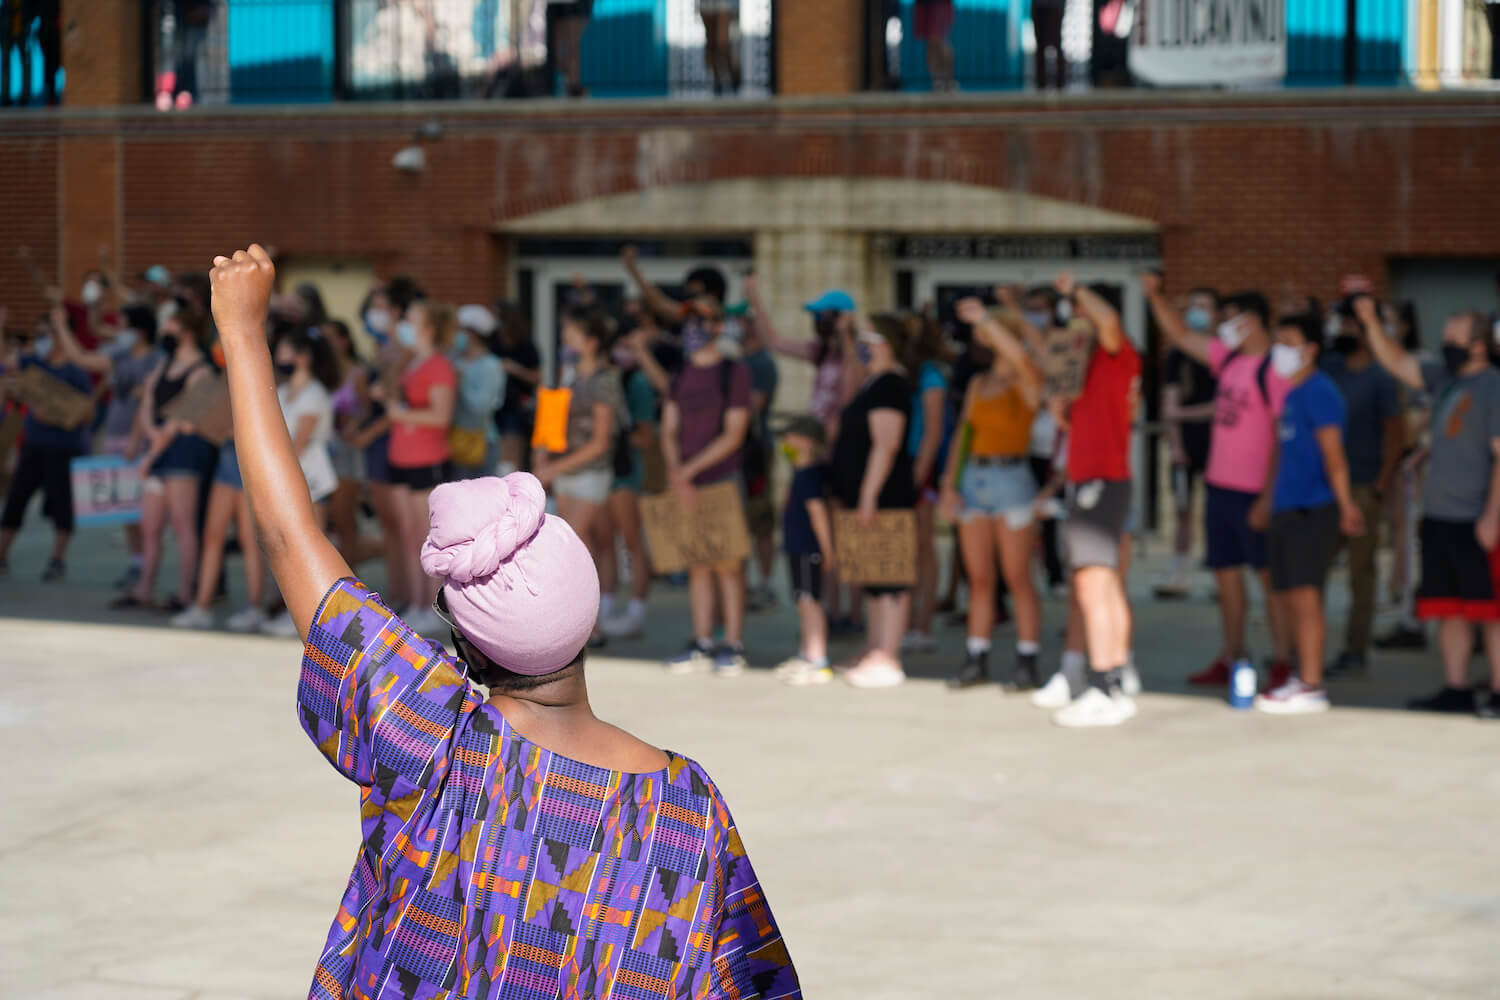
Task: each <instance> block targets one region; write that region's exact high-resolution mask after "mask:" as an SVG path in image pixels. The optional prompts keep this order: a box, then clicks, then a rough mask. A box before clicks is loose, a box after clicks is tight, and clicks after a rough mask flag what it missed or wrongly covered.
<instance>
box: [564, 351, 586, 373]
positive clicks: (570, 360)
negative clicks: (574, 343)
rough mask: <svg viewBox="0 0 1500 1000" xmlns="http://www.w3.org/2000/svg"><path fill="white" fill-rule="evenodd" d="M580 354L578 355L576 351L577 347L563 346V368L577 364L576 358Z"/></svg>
mask: <svg viewBox="0 0 1500 1000" xmlns="http://www.w3.org/2000/svg"><path fill="white" fill-rule="evenodd" d="M581 356H582V355H580V354H579V353H578V348H576V347H564V348H563V350H562V363H563V367H565V368H571V367H573V366H574V365H576V364H578V359H579V358H580V357H581Z"/></svg>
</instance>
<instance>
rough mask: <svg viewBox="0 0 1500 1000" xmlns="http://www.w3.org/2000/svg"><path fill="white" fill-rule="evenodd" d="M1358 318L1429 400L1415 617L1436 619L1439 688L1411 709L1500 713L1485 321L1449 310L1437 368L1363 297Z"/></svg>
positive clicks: (1498, 582)
mask: <svg viewBox="0 0 1500 1000" xmlns="http://www.w3.org/2000/svg"><path fill="white" fill-rule="evenodd" d="M1354 314H1355V316H1356V317H1358V319H1359V321H1360V322H1361V323H1362V324H1363V325H1364V328H1365V336H1366V337H1367V338H1368V339H1369V342H1370V349H1371V350H1372V351H1373V352H1374V354H1375V360H1376V361H1378V362H1379V363H1380V365H1381V367H1383V368H1385V370H1386V371H1388V372H1390V373H1391V374H1392V375H1393V376H1395V377H1396V379H1398V380H1399V381H1400V382H1402V383H1403V384H1405V385H1406V386H1408V387H1409V388H1411V389H1413V390H1416V391H1418V392H1430V393H1432V396H1433V400H1434V402H1433V406H1432V444H1431V454H1430V457H1429V459H1428V470H1427V478H1426V480H1425V482H1424V483H1423V487H1422V522H1421V526H1420V529H1419V531H1420V536H1421V541H1422V582H1421V585H1420V586H1419V587H1418V589H1417V616H1418V617H1419V618H1421V619H1422V620H1423V621H1437V622H1438V648H1439V649H1440V650H1441V651H1442V657H1443V674H1444V686H1443V689H1442V690H1441V691H1439V692H1437V693H1436V694H1434V695H1432V696H1430V697H1426V698H1416V699H1413V700H1412V701H1410V702H1408V703H1407V705H1408V707H1409V708H1411V709H1414V710H1417V711H1427V712H1462V713H1468V712H1477V713H1478V715H1479V716H1480V717H1481V718H1486V719H1500V461H1496V459H1497V456H1500V371H1496V370H1495V367H1494V365H1492V364H1491V348H1490V336H1489V333H1490V331H1489V324H1488V323H1487V322H1486V319H1485V316H1484V315H1483V314H1482V313H1479V312H1466V313H1458V314H1456V315H1453V316H1450V317H1449V318H1448V321H1447V322H1446V323H1444V324H1443V355H1442V357H1443V360H1442V362H1441V364H1439V363H1436V362H1432V361H1426V362H1424V361H1421V360H1420V359H1418V357H1417V356H1416V355H1414V354H1412V353H1410V352H1409V351H1406V350H1403V349H1402V348H1401V347H1400V346H1398V345H1397V344H1396V343H1395V342H1394V341H1393V340H1392V338H1391V337H1389V336H1388V335H1387V334H1386V332H1385V329H1384V328H1383V327H1382V326H1381V323H1380V317H1379V312H1378V310H1377V309H1376V307H1375V302H1374V300H1373V299H1370V298H1369V297H1368V296H1361V297H1360V298H1358V299H1356V300H1355V301H1354ZM1475 625H1479V626H1480V627H1481V628H1482V629H1483V632H1484V648H1485V655H1486V656H1487V657H1488V659H1489V663H1490V688H1489V690H1479V691H1476V690H1475V689H1474V688H1473V687H1471V686H1470V683H1469V658H1470V655H1471V654H1472V653H1473V648H1474V626H1475Z"/></svg>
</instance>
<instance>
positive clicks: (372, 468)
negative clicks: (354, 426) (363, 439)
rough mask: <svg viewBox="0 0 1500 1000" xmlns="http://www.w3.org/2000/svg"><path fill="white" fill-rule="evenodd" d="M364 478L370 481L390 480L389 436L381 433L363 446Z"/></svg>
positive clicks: (386, 482) (383, 481) (385, 481)
mask: <svg viewBox="0 0 1500 1000" xmlns="http://www.w3.org/2000/svg"><path fill="white" fill-rule="evenodd" d="M365 478H366V479H368V480H369V481H370V482H372V483H385V484H388V483H390V482H391V436H390V435H389V434H382V435H380V437H378V438H376V439H375V440H374V441H371V442H370V443H369V444H368V445H366V446H365Z"/></svg>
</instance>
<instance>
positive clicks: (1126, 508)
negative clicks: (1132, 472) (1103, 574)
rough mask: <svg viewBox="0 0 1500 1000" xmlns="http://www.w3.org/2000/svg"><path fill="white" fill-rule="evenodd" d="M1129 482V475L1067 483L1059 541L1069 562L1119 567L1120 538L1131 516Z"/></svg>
mask: <svg viewBox="0 0 1500 1000" xmlns="http://www.w3.org/2000/svg"><path fill="white" fill-rule="evenodd" d="M1131 489H1132V484H1131V482H1130V480H1128V479H1091V480H1089V481H1088V482H1086V483H1069V484H1068V502H1067V519H1066V520H1065V521H1063V524H1062V542H1063V547H1064V549H1065V550H1066V554H1067V559H1068V565H1070V566H1072V567H1073V569H1075V570H1078V569H1084V568H1085V567H1089V566H1104V567H1107V568H1109V569H1119V568H1120V542H1121V540H1122V539H1124V537H1125V522H1126V521H1127V520H1129V518H1130V494H1131Z"/></svg>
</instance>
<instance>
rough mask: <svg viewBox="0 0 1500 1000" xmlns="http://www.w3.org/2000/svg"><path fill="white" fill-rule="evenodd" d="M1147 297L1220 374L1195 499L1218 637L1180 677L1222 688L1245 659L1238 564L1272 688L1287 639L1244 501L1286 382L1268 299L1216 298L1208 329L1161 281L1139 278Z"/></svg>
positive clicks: (1261, 539) (1165, 329)
mask: <svg viewBox="0 0 1500 1000" xmlns="http://www.w3.org/2000/svg"><path fill="white" fill-rule="evenodd" d="M1142 287H1143V288H1144V289H1145V292H1146V298H1147V301H1148V302H1149V303H1150V304H1151V312H1152V315H1153V316H1155V317H1156V322H1157V325H1158V326H1159V327H1160V328H1161V330H1162V333H1163V334H1165V335H1166V337H1167V340H1168V341H1169V342H1170V343H1171V344H1172V346H1173V347H1175V348H1177V349H1179V350H1181V351H1182V352H1183V353H1184V354H1186V355H1187V356H1188V357H1190V358H1192V359H1194V360H1195V361H1197V362H1199V363H1200V364H1204V365H1207V366H1208V368H1209V372H1210V374H1211V375H1213V377H1214V378H1215V379H1217V380H1218V389H1217V392H1216V393H1215V395H1214V424H1213V432H1212V435H1211V436H1210V439H1209V450H1208V468H1207V471H1206V472H1205V474H1204V477H1203V478H1204V481H1205V482H1206V483H1207V484H1208V491H1207V497H1206V498H1205V501H1204V506H1203V529H1204V538H1205V541H1206V543H1207V546H1206V547H1207V553H1206V558H1205V560H1204V561H1205V562H1206V563H1207V565H1208V568H1209V569H1210V570H1211V571H1212V572H1213V574H1214V583H1215V584H1216V585H1217V587H1218V592H1219V618H1220V622H1221V624H1222V634H1223V641H1222V644H1221V645H1220V647H1219V652H1218V655H1217V656H1216V657H1215V658H1214V662H1213V663H1212V664H1211V665H1210V666H1209V667H1208V668H1207V669H1206V670H1202V671H1199V672H1198V673H1195V674H1192V675H1190V676H1189V677H1188V683H1190V684H1201V685H1209V686H1215V687H1227V686H1228V684H1229V676H1230V671H1231V669H1232V667H1233V665H1234V664H1235V662H1237V661H1239V660H1241V659H1244V658H1247V657H1248V656H1249V649H1248V647H1247V645H1246V639H1245V632H1246V627H1245V626H1246V618H1247V616H1248V612H1249V604H1250V602H1249V595H1248V594H1247V592H1246V587H1245V569H1246V568H1248V569H1250V570H1251V571H1252V572H1253V573H1254V574H1255V576H1256V578H1257V579H1259V581H1260V584H1261V588H1262V591H1263V592H1264V594H1265V596H1266V605H1267V617H1268V618H1269V619H1270V624H1271V641H1272V646H1273V648H1274V651H1275V659H1274V660H1272V662H1271V670H1270V683H1269V685H1268V686H1269V687H1270V688H1279V687H1281V686H1282V684H1284V683H1285V682H1286V680H1287V679H1288V678H1289V677H1290V676H1291V671H1292V668H1291V664H1290V662H1289V660H1288V649H1289V648H1290V644H1289V637H1288V635H1287V633H1286V629H1285V628H1284V625H1283V622H1282V615H1281V610H1280V603H1279V602H1276V601H1272V600H1271V578H1270V573H1269V572H1268V571H1267V568H1266V567H1267V563H1266V536H1265V533H1264V532H1262V531H1257V530H1256V529H1254V528H1252V527H1251V526H1250V519H1249V516H1250V508H1251V507H1253V506H1254V505H1255V501H1256V498H1257V497H1259V496H1260V493H1261V491H1262V490H1263V489H1264V488H1265V485H1266V477H1267V476H1268V475H1269V469H1270V462H1271V450H1272V444H1273V440H1274V438H1275V433H1274V421H1273V419H1272V415H1271V414H1272V408H1273V407H1274V406H1276V405H1277V404H1279V403H1280V400H1281V397H1282V396H1283V395H1285V394H1286V390H1287V382H1286V379H1284V378H1282V377H1281V376H1280V375H1278V374H1276V372H1275V371H1274V370H1272V368H1271V359H1270V349H1271V340H1270V335H1269V334H1268V333H1267V326H1268V324H1269V322H1270V306H1269V305H1268V304H1267V302H1266V299H1265V296H1263V295H1261V294H1260V293H1259V292H1241V293H1239V294H1237V295H1233V296H1230V297H1229V298H1228V299H1226V300H1224V302H1223V313H1224V318H1223V321H1222V322H1221V323H1220V324H1219V325H1218V327H1217V328H1216V330H1215V331H1214V333H1213V334H1208V333H1202V332H1198V331H1194V330H1193V329H1191V328H1190V327H1189V326H1188V325H1187V322H1186V321H1185V320H1184V319H1183V317H1182V314H1181V313H1179V312H1178V311H1177V310H1176V308H1174V307H1173V306H1172V304H1171V303H1170V302H1168V301H1167V298H1166V294H1165V288H1164V285H1163V278H1162V276H1161V275H1160V274H1157V273H1147V274H1146V275H1145V276H1144V277H1143V278H1142Z"/></svg>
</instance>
